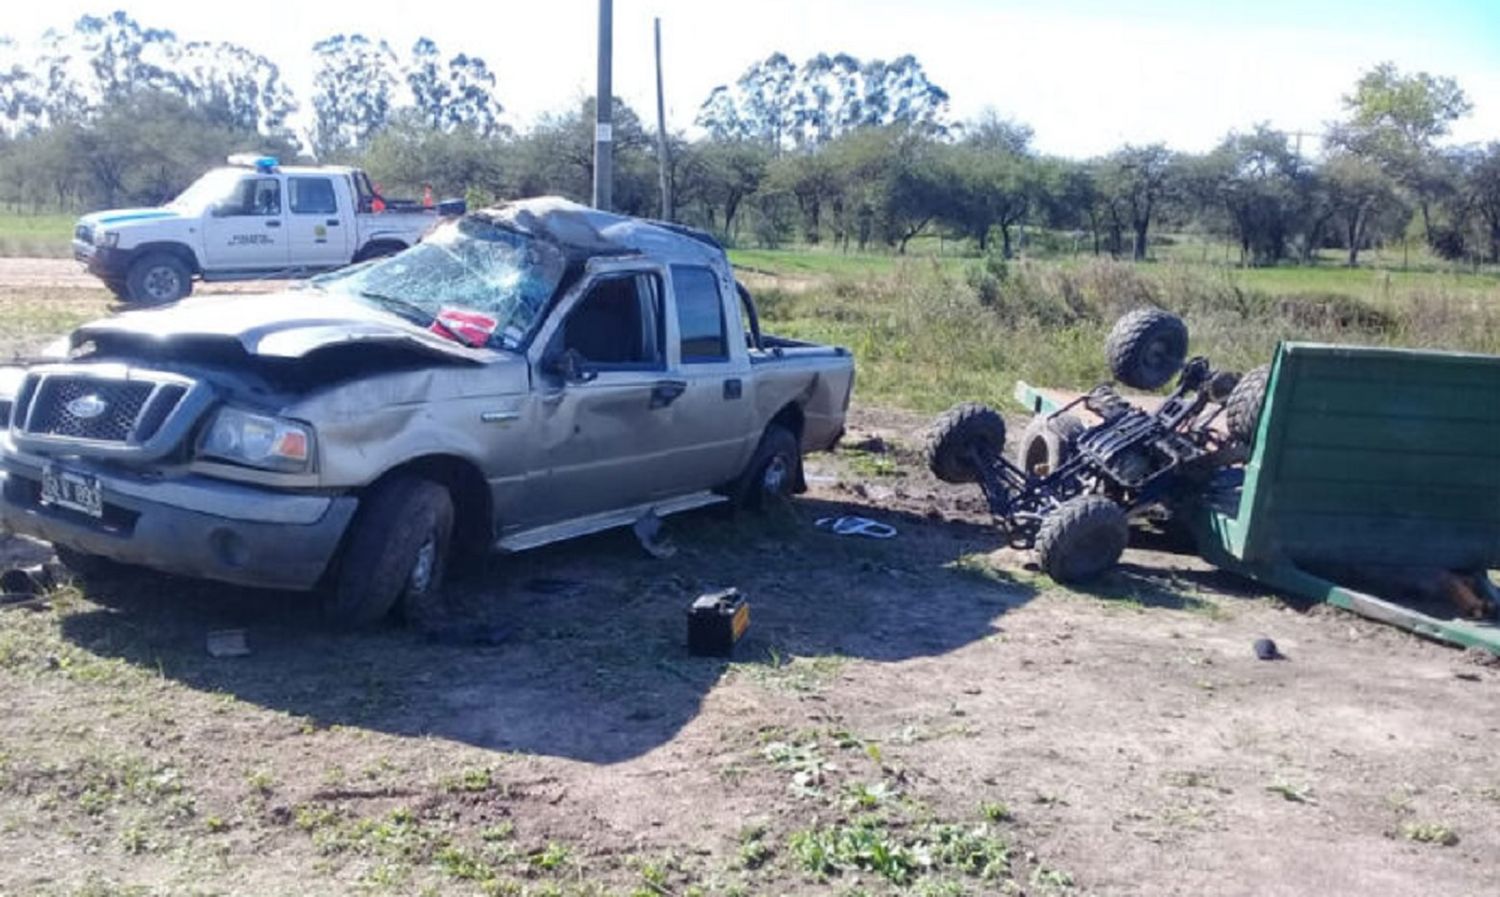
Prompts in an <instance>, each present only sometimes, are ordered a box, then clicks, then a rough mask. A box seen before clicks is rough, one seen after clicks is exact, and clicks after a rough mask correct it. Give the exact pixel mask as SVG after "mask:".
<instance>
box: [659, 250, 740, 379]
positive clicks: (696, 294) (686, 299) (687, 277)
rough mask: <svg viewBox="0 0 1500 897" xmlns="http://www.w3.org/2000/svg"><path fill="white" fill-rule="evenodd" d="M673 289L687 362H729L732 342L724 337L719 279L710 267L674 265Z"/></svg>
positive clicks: (722, 305) (684, 355) (680, 334)
mask: <svg viewBox="0 0 1500 897" xmlns="http://www.w3.org/2000/svg"><path fill="white" fill-rule="evenodd" d="M672 290H673V292H674V294H675V295H676V297H677V330H678V338H679V339H680V341H681V343H680V346H681V351H682V360H683V362H685V363H689V364H691V363H693V362H713V361H726V360H728V358H729V341H728V339H727V338H726V337H725V335H724V301H723V298H722V297H721V296H720V295H719V278H718V277H716V276H715V275H714V272H713V271H711V270H709V269H708V268H693V267H688V266H685V265H673V266H672Z"/></svg>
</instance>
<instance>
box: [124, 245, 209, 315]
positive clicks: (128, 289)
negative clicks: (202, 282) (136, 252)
mask: <svg viewBox="0 0 1500 897" xmlns="http://www.w3.org/2000/svg"><path fill="white" fill-rule="evenodd" d="M192 292H193V274H192V272H191V271H189V270H188V268H187V265H184V264H183V263H182V260H181V259H179V258H177V257H176V256H174V255H171V254H169V253H165V252H153V253H151V254H150V255H147V256H145V257H143V258H140V259H138V260H136V262H135V264H133V265H131V266H130V273H128V274H127V275H126V276H125V293H126V298H127V299H128V300H130V301H131V302H136V303H139V304H141V305H162V304H165V303H167V302H176V301H177V300H178V299H181V298H183V297H184V296H187V295H188V294H190V293H192Z"/></svg>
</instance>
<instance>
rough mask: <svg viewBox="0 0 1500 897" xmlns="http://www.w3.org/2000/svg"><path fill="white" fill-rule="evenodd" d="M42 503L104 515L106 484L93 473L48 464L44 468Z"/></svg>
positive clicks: (83, 512)
mask: <svg viewBox="0 0 1500 897" xmlns="http://www.w3.org/2000/svg"><path fill="white" fill-rule="evenodd" d="M42 504H44V505H50V506H52V507H57V508H67V509H68V510H70V511H78V512H79V513H81V514H87V515H89V516H90V517H103V516H104V486H103V485H102V484H100V482H99V478H98V477H96V476H94V475H93V474H89V473H81V472H79V471H76V470H67V469H65V468H62V467H59V466H57V465H56V464H48V465H47V466H46V467H44V468H42Z"/></svg>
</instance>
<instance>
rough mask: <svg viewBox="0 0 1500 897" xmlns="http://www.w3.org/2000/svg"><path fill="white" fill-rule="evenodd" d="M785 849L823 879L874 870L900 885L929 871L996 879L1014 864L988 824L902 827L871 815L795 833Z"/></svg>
mask: <svg viewBox="0 0 1500 897" xmlns="http://www.w3.org/2000/svg"><path fill="white" fill-rule="evenodd" d="M787 851H788V853H789V855H790V856H791V857H792V858H793V859H794V860H795V861H796V862H797V864H798V866H800V867H801V869H802V870H803V871H804V872H805V873H807V874H809V875H811V876H814V877H816V878H819V879H826V878H829V877H833V876H837V875H840V874H843V873H845V872H872V873H875V874H877V875H879V876H881V877H882V878H884V879H886V880H887V881H889V882H891V883H892V884H895V885H898V886H899V885H905V884H908V883H910V882H911V881H912V880H913V879H914V878H916V877H918V876H921V875H927V874H933V875H940V874H946V873H957V874H961V875H964V876H968V877H971V878H979V879H983V880H986V881H992V880H997V879H1001V878H1005V877H1007V876H1008V875H1009V874H1010V862H1011V848H1010V845H1009V843H1008V842H1006V841H1005V839H1004V838H1001V837H1000V836H998V835H997V834H995V833H994V832H993V831H992V830H991V829H990V828H989V826H988V825H984V824H981V825H978V826H974V827H966V826H958V825H926V826H921V827H919V828H917V829H915V830H911V831H898V830H896V829H894V828H892V827H891V826H890V825H889V824H888V823H886V822H885V821H883V820H880V819H877V818H872V817H861V818H859V819H856V820H855V821H853V822H852V823H848V824H839V825H832V826H826V827H814V828H810V829H804V830H802V831H799V832H795V833H793V834H792V836H791V837H790V838H789V839H788V841H787Z"/></svg>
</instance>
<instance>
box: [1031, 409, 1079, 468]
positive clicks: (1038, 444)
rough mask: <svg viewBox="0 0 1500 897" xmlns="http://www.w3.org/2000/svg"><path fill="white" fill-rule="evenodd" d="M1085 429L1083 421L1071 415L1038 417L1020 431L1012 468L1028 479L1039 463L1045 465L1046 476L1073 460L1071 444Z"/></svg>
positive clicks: (1040, 415) (1072, 444)
mask: <svg viewBox="0 0 1500 897" xmlns="http://www.w3.org/2000/svg"><path fill="white" fill-rule="evenodd" d="M1086 429H1088V428H1087V427H1085V426H1084V425H1083V421H1081V420H1079V419H1078V418H1076V417H1074V416H1073V415H1071V414H1059V415H1058V416H1057V417H1052V418H1049V417H1048V416H1047V415H1045V414H1038V415H1037V416H1036V417H1034V418H1032V419H1031V423H1029V424H1027V425H1026V429H1025V430H1023V431H1022V432H1021V443H1020V445H1017V446H1016V466H1017V467H1019V468H1021V470H1023V471H1025V472H1026V474H1027V475H1028V476H1029V475H1031V474H1032V473H1034V472H1035V471H1036V469H1037V467H1038V466H1039V465H1042V464H1045V465H1047V470H1048V472H1049V473H1050V472H1051V471H1055V470H1057V469H1058V468H1059V467H1061V466H1062V465H1063V462H1065V461H1067V460H1068V459H1069V458H1072V457H1073V452H1074V451H1075V450H1076V449H1075V444H1074V441H1075V440H1076V439H1077V438H1078V436H1079V434H1081V433H1082V432H1083V431H1084V430H1086Z"/></svg>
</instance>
